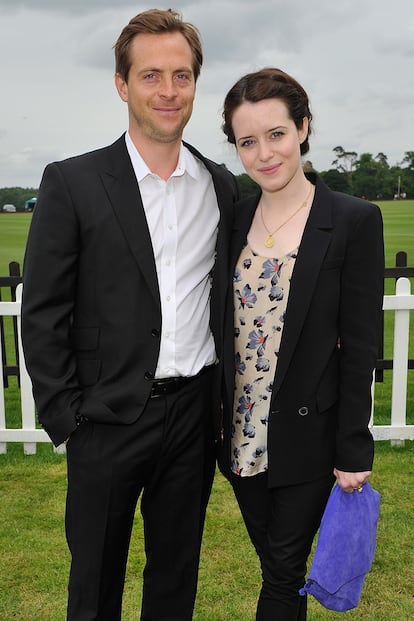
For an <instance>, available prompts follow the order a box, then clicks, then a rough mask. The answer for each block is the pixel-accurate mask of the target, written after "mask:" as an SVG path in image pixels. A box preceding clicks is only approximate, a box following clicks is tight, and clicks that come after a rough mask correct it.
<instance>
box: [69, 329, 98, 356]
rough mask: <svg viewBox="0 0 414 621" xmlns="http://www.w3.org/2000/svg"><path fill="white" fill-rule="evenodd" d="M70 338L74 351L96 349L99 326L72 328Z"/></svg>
mask: <svg viewBox="0 0 414 621" xmlns="http://www.w3.org/2000/svg"><path fill="white" fill-rule="evenodd" d="M71 338H72V346H73V349H74V350H75V351H91V350H93V349H98V345H99V328H83V327H81V328H72V332H71Z"/></svg>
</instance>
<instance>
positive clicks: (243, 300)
mask: <svg viewBox="0 0 414 621" xmlns="http://www.w3.org/2000/svg"><path fill="white" fill-rule="evenodd" d="M236 296H237V299H238V300H239V302H240V308H244V307H245V306H247V308H253V306H254V305H255V304H256V302H257V297H256V294H255V293H252V290H251V287H250V285H245V286H244V287H243V293H240V290H239V289H237V291H236Z"/></svg>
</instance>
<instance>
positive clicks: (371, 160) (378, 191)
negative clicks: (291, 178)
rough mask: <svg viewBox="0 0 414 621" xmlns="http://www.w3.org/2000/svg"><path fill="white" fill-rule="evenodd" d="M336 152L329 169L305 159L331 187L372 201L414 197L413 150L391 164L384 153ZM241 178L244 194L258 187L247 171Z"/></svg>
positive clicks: (239, 177)
mask: <svg viewBox="0 0 414 621" xmlns="http://www.w3.org/2000/svg"><path fill="white" fill-rule="evenodd" d="M333 153H334V156H333V159H332V163H331V166H332V167H331V168H330V169H329V170H322V171H317V170H316V169H315V168H314V167H313V165H312V162H310V161H306V162H304V169H305V171H306V172H318V174H319V175H320V176H321V178H322V179H323V180H324V181H325V183H326V184H327V185H328V186H329V187H330V188H331V189H332V190H337V191H338V192H345V193H346V194H351V195H353V196H360V197H364V198H366V199H368V200H371V201H376V200H393V199H404V198H414V151H406V152H405V154H404V157H403V159H402V161H401V162H400V163H398V164H396V165H395V166H390V165H389V163H388V159H387V156H386V155H385V154H384V153H378V154H377V155H376V156H373V155H372V154H371V153H362V154H361V155H358V154H357V153H356V152H355V151H346V150H345V149H344V148H343V147H341V146H338V147H335V148H334V149H333ZM238 180H239V183H240V187H241V191H242V194H243V196H247V195H249V194H251V193H252V192H253V191H255V190H256V189H257V185H256V184H255V183H254V181H252V180H251V179H250V178H249V177H248V175H246V174H242V175H239V176H238Z"/></svg>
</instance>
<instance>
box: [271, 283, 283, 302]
mask: <svg viewBox="0 0 414 621" xmlns="http://www.w3.org/2000/svg"><path fill="white" fill-rule="evenodd" d="M269 300H270V301H271V302H273V300H277V301H278V302H279V301H280V300H283V289H282V287H279V285H273V287H272V288H271V289H270V293H269Z"/></svg>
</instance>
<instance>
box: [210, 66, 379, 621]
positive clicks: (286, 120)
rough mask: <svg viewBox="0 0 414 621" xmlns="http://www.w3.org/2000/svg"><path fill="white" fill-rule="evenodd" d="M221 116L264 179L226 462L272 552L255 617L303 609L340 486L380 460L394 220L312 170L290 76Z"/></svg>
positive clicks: (237, 304)
mask: <svg viewBox="0 0 414 621" xmlns="http://www.w3.org/2000/svg"><path fill="white" fill-rule="evenodd" d="M223 118H224V123H223V130H224V132H225V134H226V135H227V138H228V141H229V142H230V143H232V144H235V145H236V148H237V151H238V154H239V156H240V159H241V161H242V163H243V165H244V167H245V169H246V172H247V173H248V174H249V175H250V177H251V178H252V179H253V180H254V181H256V182H257V183H258V184H259V186H260V192H259V193H258V195H257V196H254V197H250V198H247V199H245V200H243V201H241V202H240V203H239V204H238V205H237V206H236V216H235V227H234V233H233V243H232V273H231V275H229V280H232V282H233V287H229V292H228V311H227V318H226V330H225V333H226V337H225V338H226V343H225V357H224V368H225V381H224V396H223V445H222V447H221V448H222V451H221V460H220V461H221V463H220V466H221V469H222V472H223V473H224V474H225V475H226V476H227V477H228V479H229V480H230V482H231V483H232V486H233V489H234V492H235V494H236V497H237V500H238V503H239V505H240V509H241V512H242V515H243V518H244V521H245V524H246V527H247V530H248V532H249V535H250V537H251V540H252V542H253V544H254V546H255V548H256V551H257V553H258V555H259V557H260V562H261V569H262V577H263V583H262V589H261V593H260V597H259V602H258V607H257V616H256V619H257V621H268V620H269V621H270V620H272V621H276V619H277V621H303V620H304V619H306V597H302V596H300V595H299V594H298V590H299V588H300V587H301V586H303V584H304V581H305V573H306V561H307V558H308V556H309V553H310V549H311V545H312V541H313V538H314V536H315V533H316V531H317V529H318V527H319V524H320V519H321V516H322V513H323V510H324V507H325V505H326V501H327V498H328V496H329V493H330V491H331V488H332V485H333V483H334V481H335V479H336V480H337V482H338V484H339V485H340V486H341V487H342V488H343V489H344V490H345V491H346V492H349V493H353V492H354V493H358V492H360V491H362V489H363V488H362V486H363V484H364V482H365V481H366V480H367V478H368V477H369V475H370V473H371V468H372V462H373V438H372V436H371V433H370V431H369V429H368V423H369V419H370V413H371V382H372V376H373V370H374V366H375V361H376V357H377V351H378V344H377V339H378V334H379V325H380V324H379V319H380V311H381V307H382V297H383V275H384V251H383V236H382V219H381V213H380V210H379V209H378V207H377V206H376V205H373V204H371V203H369V202H367V201H364V200H360V199H357V198H355V197H352V196H348V195H345V194H341V193H339V192H333V191H331V190H330V189H329V188H328V187H327V186H326V185H325V184H324V183H323V182H322V181H321V179H319V178H318V177H317V176H316V175H314V174H306V175H305V173H304V171H303V167H302V163H301V156H302V155H304V154H305V153H307V152H308V150H309V143H308V138H309V135H310V133H311V120H312V115H311V112H310V109H309V102H308V97H307V94H306V92H305V91H304V89H303V88H302V86H301V85H300V84H298V82H297V81H296V80H294V79H293V78H292V77H291V76H289V75H287V74H286V73H284V72H283V71H280V70H279V69H263V70H261V71H258V72H255V73H252V74H249V75H246V76H244V77H243V78H241V79H240V80H239V81H238V82H237V83H236V84H235V85H234V87H233V88H232V89H231V90H230V91H229V93H228V94H227V96H226V99H225V104H224V112H223Z"/></svg>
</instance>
